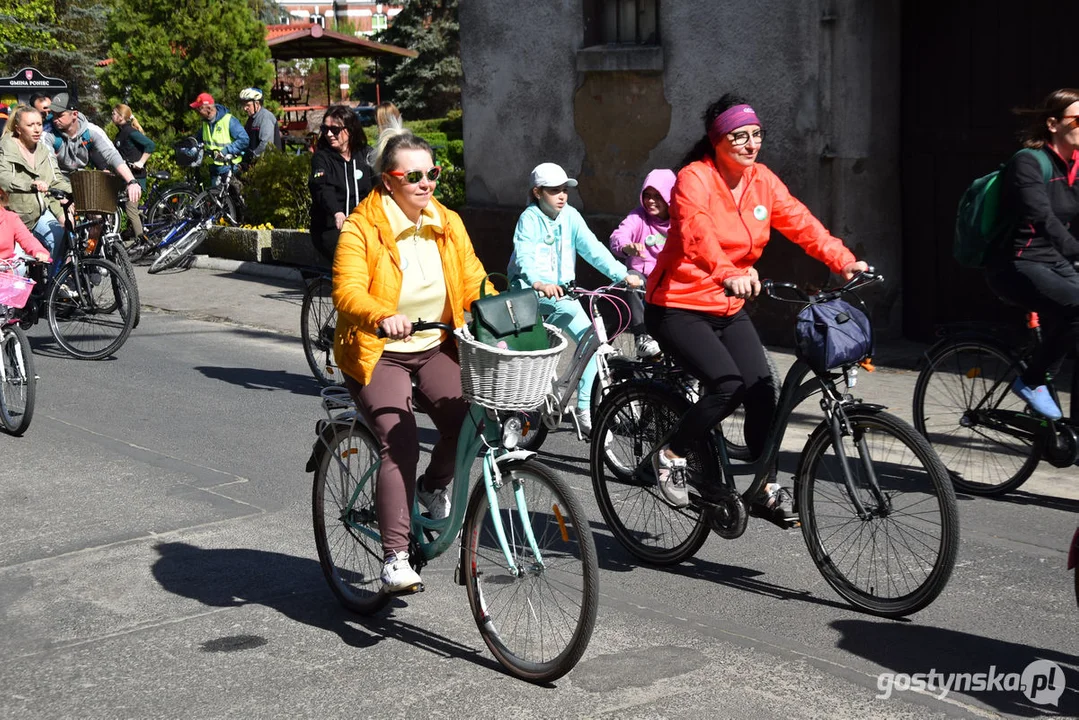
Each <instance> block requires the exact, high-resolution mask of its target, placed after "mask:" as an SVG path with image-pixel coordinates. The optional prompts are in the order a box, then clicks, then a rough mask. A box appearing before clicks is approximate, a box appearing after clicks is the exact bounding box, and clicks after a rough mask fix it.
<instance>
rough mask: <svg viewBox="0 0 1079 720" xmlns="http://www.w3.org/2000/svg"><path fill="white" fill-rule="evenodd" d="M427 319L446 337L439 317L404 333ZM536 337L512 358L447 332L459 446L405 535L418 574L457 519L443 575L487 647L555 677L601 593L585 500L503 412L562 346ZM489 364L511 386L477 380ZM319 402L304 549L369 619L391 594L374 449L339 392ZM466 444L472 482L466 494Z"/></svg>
mask: <svg viewBox="0 0 1079 720" xmlns="http://www.w3.org/2000/svg"><path fill="white" fill-rule="evenodd" d="M430 328H441V329H443V330H446V331H447V332H454V329H453V327H452V326H450V325H446V324H444V323H425V322H415V323H413V324H412V330H413V332H419V331H421V330H425V329H430ZM548 332H549V335H550V338H551V340H552V345H553V347H552V348H551V349H550V350H546V351H541V352H537V353H514V354H505V353H502V352H501V351H497V350H495V349H494V348H489V347H488V346H485V345H481V344H479V343H477V342H475V341H473V340H471V339H470V337H469V336H468V335H467V334H466V332H465V330H464V329H462V330H458V331H456V332H455V335H456V337H457V339H458V344H459V348H460V357H461V379H462V384H463V386H464V388H465V397H466V398H468V399H469V400H470V401H471V403H472V404H471V406H470V410H469V415H468V417H467V419H466V420H465V423H464V426H463V430H462V433H461V438H460V441H459V443H458V446H457V460H456V471H455V474H454V480H453V485H452V490H451V493H452V499H451V505H450V514H449V516H448V517H447V518H444V519H442V520H432V519H430V518H429V517H428V516H426V515H423V514H421V511H420V506H419V504H414V505H413V508H412V532H411V534H410V541H409V562H410V563H412V565H413V567H414V568H415V569H416V571H417V572H418V571H419V570H420V569H421V568H422V567H423V566H424V565H425V564H426V563H427V562H428V561H430V560H432V559H434V558H435V557H438V556H439V555H441V554H442V553H443V552H445V551H447V550H448V549H449V548H450V547H451V546H452V545H453V544H454V543H455V542H456V541H457V538H458V536H459V533H460V531H461V529H462V527H463V529H464V533H463V534H461V535H460V538H461V544H460V556H459V559H458V565H457V569H456V571H455V573H454V579H455V581H456V582H457V583H459V584H461V585H464V586H465V588H466V590H467V594H468V601H469V604H470V605H471V607H472V614H473V617H474V618H475V621H476V625H477V626H478V627H479V631H480V634H481V635H482V636H483V640H484V642H485V643H486V644H487V647H488V648H489V649H490V650H491V652H492V654H494V656H495V657H496V658H497V659H498V660H499V662H501V663H502V664H503V665H504V666H505V667H506V668H507V669H508V670H509V671H510V672H511V673H512V674H513V675H515V676H516V677H518V678H521V679H524V680H529V681H532V682H549V681H551V680H555V679H557V678H559V677H561V676H562V675H564V674H565V673H567V672H569V671H570V670H571V669H572V668H573V667H574V665H576V663H577V661H578V660H580V658H581V655H582V654H583V653H584V651H585V648H586V647H587V645H588V641H589V639H590V638H591V635H592V628H593V626H594V624H595V619H596V606H597V603H598V602H599V570H598V567H597V564H596V562H597V561H596V548H595V544H594V542H593V539H592V531H591V529H590V527H589V524H588V517H587V515H586V514H585V511H584V507H583V506H582V505H581V502H580V501H579V500H578V499H577V497H576V496H575V495H574V494H573V491H572V490H571V489H570V486H569V485H568V483H566V481H565V480H564V479H562V477H561V475H559V474H558V473H557V472H555V471H554V470H552V469H551V468H549V467H547V466H546V465H544V464H542V463H541V462H539V461H538V460H536V459H535V457H534V453H531V452H528V451H524V450H520V449H518V448H517V439H518V437H519V433H520V430H521V427H520V424H519V423H518V422H517V417H516V415H515V414H514V413H513V412H512V409H513V408H514V407H516V406H522V405H523V406H526V407H527V406H528V405H530V404H534V403H537V402H539V400H540V399H541V397H542V393H543V392H544V390H545V387H544V386H543V385H542V384H541V383H537V382H536V381H535V378H536V377H537V376H536V375H535V374H534V373H530V372H529V371H530V370H539V371H541V372H543V371H544V368H546V367H548V366H550V365H552V364H554V363H557V361H558V355H559V354H560V353H561V352H562V350H563V349H564V348H565V347H566V340H565V338H563V337H562V336H561V334H560V333H559V332H558V331H557V330H556V329H555V328H554V327H552V326H548ZM492 372H493V373H495V374H497V375H499V377H502V378H506V379H509V380H510V382H504V383H502V384H501V385H500V386H498V387H493V386H489V385H487V384H486V383H485V382H484V380H483V378H485V377H490V374H491V373H492ZM546 372H549V369H548V370H546ZM541 377H546V373H544V374H543V375H541ZM322 398H323V400H322V404H323V408H324V409H325V410H326V412H327V415H328V419H327V420H321V421H320V422H319V423H318V426H317V434H318V439H317V440H316V442H315V444H314V449H313V451H312V454H311V458H310V460H309V461H308V464H307V469H308V470H309V471H313V472H314V484H313V490H312V505H313V515H314V527H315V545H316V547H317V549H318V556H319V562H320V564H321V566H322V570H323V573H324V574H325V576H326V580H327V582H329V584H330V588H331V589H332V590H333V592H334V594H335V595H336V596H337V598H338V600H339V601H340V602H341V603H342V604H343V605H344V606H345V607H346V608H348V609H350V610H353V611H355V612H358V613H361V614H371V613H374V612H377V611H378V610H380V609H381V608H383V607H384V606H385V605H386V603H388V602H389V601H390V597H391V596H390V595H388V594H387V593H386V592H384V591H383V590H382V584H381V580H380V577H379V576H380V573H381V570H382V564H383V556H382V547H381V540H380V536H379V532H378V526H377V513H376V510H375V477H376V475H377V473H378V467H379V462H380V460H379V447H378V445H377V444H376V443H375V439H374V436H373V435H372V434H371V432H370V431H369V430H368V429H367V427H366V426H365V425H364V423H363V421H362V419H360V418H359V416H358V415H357V413H356V410H355V407H354V405H353V403H352V400H351V398H350V397H349V395H348V392H347V391H346V390H345V389H344V388H340V387H331V388H325V389H324V390H323V391H322ZM481 449H482V453H480V451H481ZM478 453H479V454H480V456H481V458H482V460H481V464H482V468H483V471H482V481H481V482H479V483H478V484H476V486H475V487H474V488H473V489H472V492H471V495H470V494H469V484H470V475H471V472H472V464H473V462H474V461H475V459H476V457H477V454H478Z"/></svg>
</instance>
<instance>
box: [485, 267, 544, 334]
mask: <svg viewBox="0 0 1079 720" xmlns="http://www.w3.org/2000/svg"><path fill="white" fill-rule="evenodd" d="M494 276H497V277H503V278H505V277H506V276H505V275H502V274H501V273H491V274H490V275H488V276H487V277H485V278H484V279H483V280H482V281H480V297H479V299H477V300H475V301H474V302H473V303H472V310H471V312H472V322H471V324H470V327H469V330H470V331H471V333H472V336H473V337H474V338H475V339H476V340H477V341H478V342H481V343H483V344H485V345H493V346H495V347H500V348H503V349H507V350H517V351H520V352H526V351H532V350H546V349H547V348H549V347H550V344H549V341H548V338H547V331H546V330H545V329H544V327H543V322H542V320H543V319H542V318H541V317H540V312H539V297H538V296H537V295H536V291H535V290H532V289H531V288H528V289H525V290H507V291H506V292H503V293H501V294H499V295H486V294H485V292H486V285H487V279H488V278H490V277H494ZM508 282H509V280H508V279H507V283H508Z"/></svg>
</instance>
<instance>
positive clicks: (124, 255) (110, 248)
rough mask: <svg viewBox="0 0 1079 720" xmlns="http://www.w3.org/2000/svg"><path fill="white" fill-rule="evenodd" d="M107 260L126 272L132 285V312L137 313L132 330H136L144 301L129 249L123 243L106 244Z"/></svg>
mask: <svg viewBox="0 0 1079 720" xmlns="http://www.w3.org/2000/svg"><path fill="white" fill-rule="evenodd" d="M105 259H106V260H109V261H111V262H112V263H113V264H115V265H116V267H118V268H120V269H121V270H123V271H124V275H126V276H127V279H128V281H129V282H130V285H131V305H132V310H133V311H134V313H135V320H134V322H132V324H131V328H132V329H135V328H137V327H138V326H139V321H140V320H141V319H142V299H141V298H140V297H139V281H138V278H136V277H135V265H134V264H133V263H132V262H131V257H130V255H128V252H127V248H125V247H124V245H123V243H121V242H119V241H117V242H111V243H106V244H105Z"/></svg>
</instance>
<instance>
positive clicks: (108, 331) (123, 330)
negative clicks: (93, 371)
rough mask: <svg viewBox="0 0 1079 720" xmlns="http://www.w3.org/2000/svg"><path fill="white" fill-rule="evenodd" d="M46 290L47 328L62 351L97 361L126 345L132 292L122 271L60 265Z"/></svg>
mask: <svg viewBox="0 0 1079 720" xmlns="http://www.w3.org/2000/svg"><path fill="white" fill-rule="evenodd" d="M51 285H52V287H51V288H50V290H49V296H48V300H47V303H48V308H47V313H48V318H49V329H50V330H51V331H52V335H53V337H54V338H56V342H57V343H58V344H59V345H60V347H62V348H63V349H64V350H65V351H66V352H68V353H70V354H71V355H73V356H74V357H77V358H80V359H82V360H100V359H101V358H104V357H108V356H109V355H111V354H113V353H114V352H116V351H117V350H118V349H119V348H120V346H121V345H123V344H124V342H126V341H127V337H128V335H130V334H131V328H132V327H133V326H134V323H135V311H134V304H133V300H134V293H133V292H132V290H131V283H130V282H129V281H128V279H127V275H125V274H124V271H123V270H121V269H120V268H118V267H116V265H114V264H113V263H111V262H109V261H108V260H102V259H100V258H85V259H81V260H78V261H76V262H72V263H69V264H68V265H65V266H64V268H63V269H62V270H60V272H59V274H58V275H57V276H56V277H55V278H53V280H52V281H51Z"/></svg>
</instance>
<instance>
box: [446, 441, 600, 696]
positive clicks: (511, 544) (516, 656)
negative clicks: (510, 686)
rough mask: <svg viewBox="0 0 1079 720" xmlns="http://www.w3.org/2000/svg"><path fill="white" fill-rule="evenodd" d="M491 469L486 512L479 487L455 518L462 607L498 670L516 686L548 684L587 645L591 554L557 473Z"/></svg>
mask: <svg viewBox="0 0 1079 720" xmlns="http://www.w3.org/2000/svg"><path fill="white" fill-rule="evenodd" d="M500 470H501V473H502V484H501V485H500V486H499V487H498V488H496V489H495V490H494V491H493V492H494V501H495V503H496V506H495V507H493V508H492V507H491V505H490V501H489V499H488V492H487V489H486V487H485V485H484V483H483V482H480V483H479V484H478V485H476V487H475V488H474V489H473V491H472V497H471V498H470V499H469V502H468V509H467V511H466V514H465V525H464V536H463V540H462V542H464V543H465V555H464V561H465V562H464V567H463V568H462V572H465V574H466V578H465V587H466V588H467V590H468V602H469V604H470V605H471V606H472V614H473V617H475V619H476V625H477V626H478V627H479V629H480V634H481V635H482V636H483V640H484V642H485V643H487V647H488V648H489V649H490V650H491V652H492V653H493V654H494V656H495V657H496V658H497V659H498V661H499V662H501V663H502V664H503V665H504V666H505V667H506V669H508V670H509V671H510V672H511V673H512V674H513V675H515V676H516V677H518V678H521V679H522V680H528V681H530V682H537V683H539V682H550V681H552V680H556V679H558V678H560V677H562V676H563V675H565V674H566V673H567V672H569V671H570V670H571V669H573V667H574V666H575V665H576V664H577V661H578V660H580V659H581V655H583V654H584V651H585V648H586V647H587V646H588V641H589V640H590V639H591V637H592V629H593V627H594V625H595V622H596V608H597V605H598V604H599V568H598V566H597V564H596V546H595V543H594V541H593V539H592V530H591V528H590V527H589V525H588V518H587V516H586V515H585V512H584V507H583V506H582V505H581V502H580V500H578V499H577V497H576V496H575V495H573V492H572V490H570V488H569V485H567V484H566V482H565V480H563V479H562V477H561V476H560V475H558V474H557V473H555V472H554V471H553V470H551V469H550V468H548V467H546V466H545V465H543V464H541V463H539V462H536V461H534V460H518V461H512V462H507V463H505V464H503V465H501V466H500ZM494 517H497V518H498V519H499V520H500V521H501V527H502V529H503V533H502V537H504V540H505V542H504V543H503V541H502V540H501V539H500V536H499V533H498V530H497V529H496V525H495V521H494ZM507 552H508V553H509V556H510V559H511V560H512V562H513V568H511V567H510V566H509V564H508V563H507V561H506V553H507Z"/></svg>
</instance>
